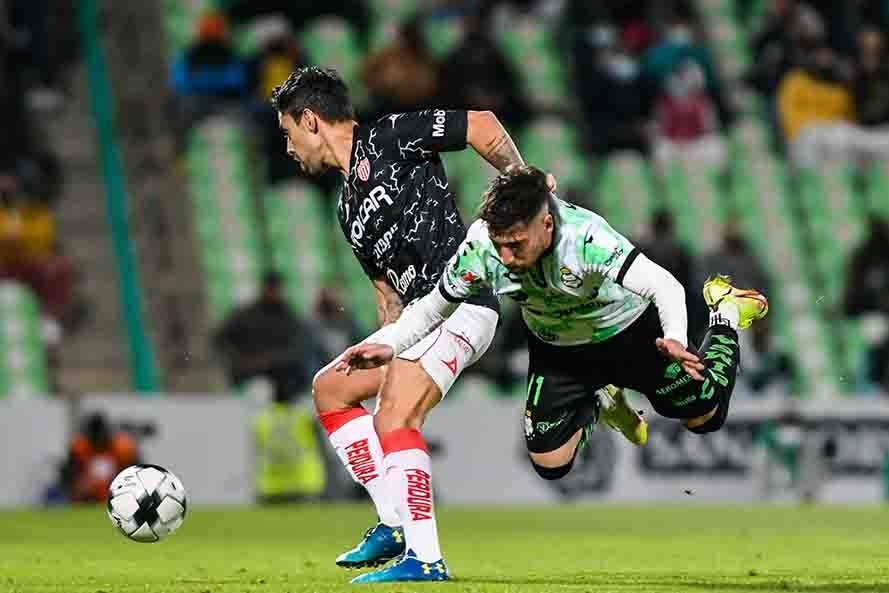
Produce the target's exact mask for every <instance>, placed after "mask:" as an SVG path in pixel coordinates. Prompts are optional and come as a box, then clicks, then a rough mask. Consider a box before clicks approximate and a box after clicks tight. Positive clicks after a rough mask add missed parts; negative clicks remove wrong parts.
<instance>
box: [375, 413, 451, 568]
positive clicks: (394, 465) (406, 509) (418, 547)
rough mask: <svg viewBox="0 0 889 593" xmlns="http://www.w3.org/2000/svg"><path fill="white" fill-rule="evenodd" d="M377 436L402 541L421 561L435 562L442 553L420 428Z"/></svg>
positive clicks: (430, 478)
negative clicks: (383, 455) (392, 494)
mask: <svg viewBox="0 0 889 593" xmlns="http://www.w3.org/2000/svg"><path fill="white" fill-rule="evenodd" d="M380 440H381V442H382V444H383V450H384V451H385V459H384V462H385V465H386V473H387V475H388V476H389V479H388V483H389V484H390V485H391V487H392V491H393V492H394V493H395V495H396V500H397V503H396V508H397V509H398V514H399V516H400V517H401V523H402V525H404V539H405V545H406V547H407V549H409V550H413V552H414V554H416V555H417V558H418V559H419V560H420V561H421V562H437V561H439V560H441V558H442V555H441V547H440V545H439V542H438V527H437V526H436V523H435V505H434V503H433V500H432V464H431V462H430V459H429V453H428V449H427V447H426V443H425V442H424V441H423V437H422V436H420V432H419V431H417V430H413V429H409V428H400V429H397V430H394V431H392V432H389V433H386V434H385V435H383V436H382V437H381V439H380Z"/></svg>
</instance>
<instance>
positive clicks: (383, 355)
mask: <svg viewBox="0 0 889 593" xmlns="http://www.w3.org/2000/svg"><path fill="white" fill-rule="evenodd" d="M393 358H395V351H394V350H392V347H391V346H387V345H385V344H373V343H365V344H358V345H357V346H352V347H351V348H349V349H348V350H346V351H345V352H343V355H342V356H341V357H340V361H339V362H338V363H336V366H335V367H334V368H335V369H336V370H337V372H339V373H346V374H347V375H350V374H351V373H352V371H354V370H357V369H375V368H377V367H381V366H383V365H385V364H388V363H389V362H391V361H392V359H393Z"/></svg>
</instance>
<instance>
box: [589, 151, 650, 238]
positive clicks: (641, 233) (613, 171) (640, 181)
mask: <svg viewBox="0 0 889 593" xmlns="http://www.w3.org/2000/svg"><path fill="white" fill-rule="evenodd" d="M655 209H656V200H655V196H654V191H653V174H652V171H651V169H650V167H649V165H648V163H647V162H646V161H645V160H644V159H642V158H641V157H640V156H639V155H638V154H637V153H635V152H625V153H618V154H616V155H614V156H612V157H610V158H609V159H608V160H606V161H605V162H604V163H603V164H602V171H601V173H600V174H599V178H598V183H597V185H596V192H595V199H594V210H596V211H598V212H599V213H600V214H601V215H602V216H604V217H605V218H606V219H607V220H608V221H609V223H610V224H611V225H612V226H613V227H614V228H615V229H617V230H618V231H619V232H621V233H623V234H625V235H627V236H629V237H632V238H633V239H634V240H639V239H641V238H644V237H646V236H647V235H648V234H649V232H650V230H651V219H652V215H653V214H654V210H655Z"/></svg>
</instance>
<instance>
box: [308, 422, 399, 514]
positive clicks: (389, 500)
mask: <svg viewBox="0 0 889 593" xmlns="http://www.w3.org/2000/svg"><path fill="white" fill-rule="evenodd" d="M318 417H319V418H320V419H321V424H323V425H324V428H325V429H326V430H327V435H328V438H329V439H330V443H331V444H332V445H333V448H334V449H335V450H336V454H337V455H338V456H339V458H340V460H341V461H342V462H343V465H345V466H346V469H347V470H348V471H349V475H350V476H352V479H353V480H355V481H356V482H358V483H359V484H361V485H362V486H364V489H365V490H367V493H368V494H369V495H370V498H371V500H373V503H374V506H375V507H376V509H377V516H378V517H379V518H380V521H382V522H383V523H385V524H386V525H389V526H390V527H397V526H399V525H401V519H400V518H399V516H398V513H397V512H396V509H395V502H394V499H393V496H392V494H391V488H390V486H389V484H388V483H387V482H388V478H387V477H386V472H385V469H384V466H383V450H382V447H381V446H380V439H379V437H377V433H376V430H374V423H373V416H371V415H370V414H368V413H367V410H365V409H364V408H362V407H361V406H358V407H355V408H348V409H345V410H335V411H333V412H321V413H320V414H318Z"/></svg>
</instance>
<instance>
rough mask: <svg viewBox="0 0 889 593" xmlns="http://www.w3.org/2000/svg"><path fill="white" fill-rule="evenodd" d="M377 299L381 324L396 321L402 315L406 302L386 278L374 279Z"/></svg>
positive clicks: (378, 316) (378, 317)
mask: <svg viewBox="0 0 889 593" xmlns="http://www.w3.org/2000/svg"><path fill="white" fill-rule="evenodd" d="M373 283H374V288H376V299H377V319H378V320H379V322H380V326H383V325H388V324H390V323H395V322H396V321H398V318H399V317H401V311H402V309H404V304H403V303H402V302H401V297H400V296H398V293H397V292H395V290H394V289H393V288H392V287H391V286H389V284H388V283H387V282H386V281H385V280H374V281H373Z"/></svg>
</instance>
